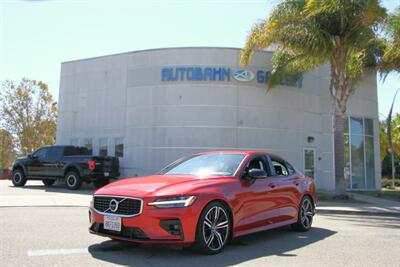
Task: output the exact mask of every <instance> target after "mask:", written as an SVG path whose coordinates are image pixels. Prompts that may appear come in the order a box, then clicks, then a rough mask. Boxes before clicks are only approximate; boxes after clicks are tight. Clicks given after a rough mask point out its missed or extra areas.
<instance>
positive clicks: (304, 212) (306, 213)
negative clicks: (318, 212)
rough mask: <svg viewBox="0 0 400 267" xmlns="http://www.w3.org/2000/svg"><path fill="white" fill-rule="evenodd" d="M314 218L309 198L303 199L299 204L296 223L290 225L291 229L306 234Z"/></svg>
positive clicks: (312, 206)
mask: <svg viewBox="0 0 400 267" xmlns="http://www.w3.org/2000/svg"><path fill="white" fill-rule="evenodd" d="M313 216H314V205H313V203H312V200H311V198H310V197H309V196H305V197H303V199H302V200H301V202H300V207H299V212H298V217H297V223H294V224H292V227H293V228H294V229H295V230H297V231H300V232H307V231H308V230H310V229H311V225H312V222H313Z"/></svg>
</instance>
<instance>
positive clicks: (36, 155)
mask: <svg viewBox="0 0 400 267" xmlns="http://www.w3.org/2000/svg"><path fill="white" fill-rule="evenodd" d="M46 155H47V148H41V149H39V150H36V151H35V152H34V153H33V154H32V157H34V158H36V159H39V160H43V159H44V158H45V157H46Z"/></svg>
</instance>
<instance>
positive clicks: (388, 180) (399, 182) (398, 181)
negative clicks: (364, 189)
mask: <svg viewBox="0 0 400 267" xmlns="http://www.w3.org/2000/svg"><path fill="white" fill-rule="evenodd" d="M381 185H382V187H385V188H389V187H392V179H391V178H382V181H381ZM394 185H395V186H400V179H394Z"/></svg>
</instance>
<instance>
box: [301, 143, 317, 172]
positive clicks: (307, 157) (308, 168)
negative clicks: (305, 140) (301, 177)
mask: <svg viewBox="0 0 400 267" xmlns="http://www.w3.org/2000/svg"><path fill="white" fill-rule="evenodd" d="M303 155H304V156H303V159H304V163H303V164H304V165H303V167H304V168H303V171H304V174H305V175H307V176H309V177H311V178H315V148H309V147H307V148H304V149H303Z"/></svg>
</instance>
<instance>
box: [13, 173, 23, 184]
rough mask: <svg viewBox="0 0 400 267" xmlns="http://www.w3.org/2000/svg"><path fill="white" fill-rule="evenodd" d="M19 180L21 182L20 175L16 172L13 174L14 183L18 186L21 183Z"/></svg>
mask: <svg viewBox="0 0 400 267" xmlns="http://www.w3.org/2000/svg"><path fill="white" fill-rule="evenodd" d="M21 180H22V177H21V174H20V173H19V172H16V173H15V174H14V182H15V183H17V184H18V183H20V182H21Z"/></svg>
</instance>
